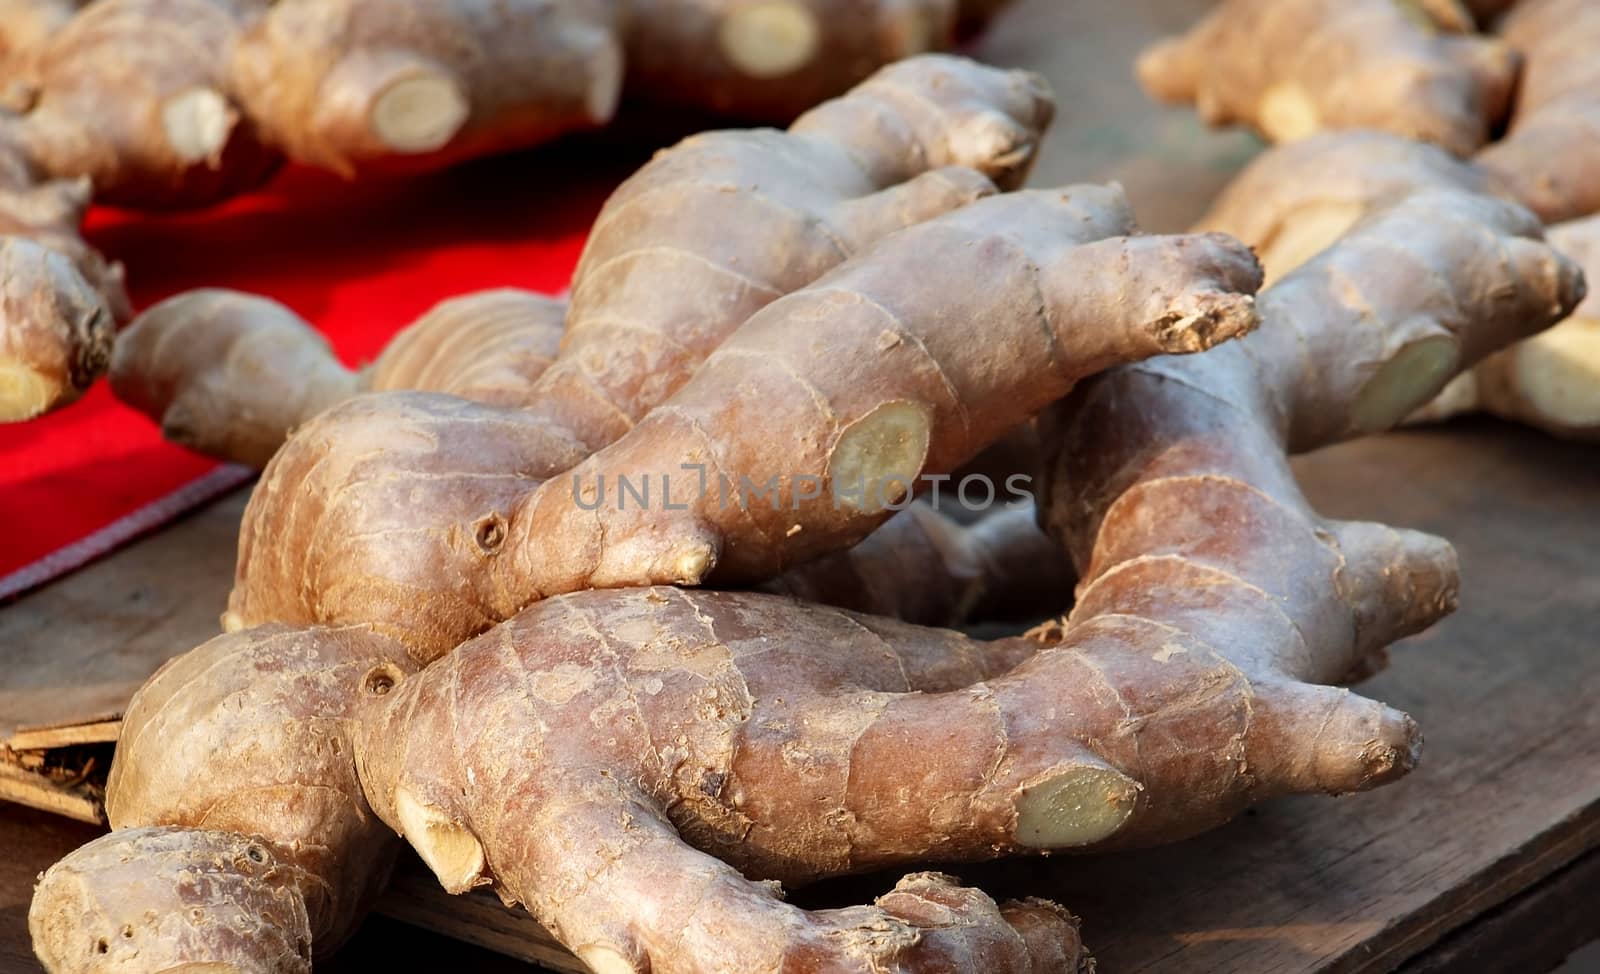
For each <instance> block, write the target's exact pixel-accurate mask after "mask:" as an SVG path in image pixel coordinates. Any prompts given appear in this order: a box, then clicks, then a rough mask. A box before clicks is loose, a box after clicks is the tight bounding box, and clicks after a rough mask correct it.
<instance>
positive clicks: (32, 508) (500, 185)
mask: <svg viewBox="0 0 1600 974" xmlns="http://www.w3.org/2000/svg"><path fill="white" fill-rule="evenodd" d="M606 155H608V156H609V157H610V162H611V163H612V164H610V165H606V166H600V167H596V166H594V165H593V164H592V161H591V160H590V159H586V158H581V157H580V156H579V155H577V154H574V153H572V152H570V151H569V152H567V153H565V154H562V153H561V152H559V151H553V152H546V153H541V154H537V155H534V156H512V157H506V158H502V159H496V160H491V161H488V162H484V163H478V164H475V165H472V166H467V167H463V168H460V169H456V170H453V171H451V172H448V173H439V174H433V175H428V176H418V177H413V178H408V179H402V178H390V179H379V180H367V181H363V182H361V183H357V184H347V183H343V182H339V181H337V180H335V179H333V178H331V177H328V176H325V175H322V174H320V173H313V172H308V171H304V170H291V171H288V172H286V173H284V174H283V175H282V176H280V177H279V178H278V179H277V180H276V181H274V183H273V184H272V185H271V186H269V187H268V188H266V189H265V190H263V191H261V192H259V193H256V194H253V195H251V196H248V197H244V198H241V199H238V200H235V201H233V202H231V203H229V204H228V205H226V206H224V207H220V208H218V209H215V210H210V211H206V212H204V213H196V214H179V215H166V216H151V215H140V214H128V213H120V212H113V211H103V210H96V211H95V212H94V213H92V214H91V216H90V219H89V224H88V228H87V232H88V236H89V237H90V239H91V240H92V241H93V242H94V243H95V244H96V245H97V246H99V247H100V248H101V249H102V250H103V251H104V252H105V253H106V254H108V255H109V256H111V257H113V258H115V259H117V260H121V261H122V262H123V263H124V264H126V265H127V268H128V281H129V285H130V288H131V290H132V296H133V300H134V306H135V307H136V308H145V307H148V306H149V305H150V304H152V303H154V302H156V301H159V300H161V299H163V298H165V297H168V296H170V295H172V294H175V293H177V292H179V291H183V290H187V289H189V288H194V287H227V288H236V289H239V290H242V291H250V292H254V293H257V294H264V295H267V296H269V297H272V298H275V299H277V300H279V301H282V302H283V303H284V304H286V305H288V306H289V307H291V308H293V309H294V310H295V311H297V312H298V313H299V314H301V315H302V316H304V317H305V318H306V320H308V321H311V322H312V323H314V324H315V325H316V326H317V327H318V328H319V329H321V330H322V331H323V332H324V333H325V334H327V335H328V337H329V338H330V340H331V341H332V342H333V345H334V348H335V349H336V350H337V351H338V353H339V356H340V357H341V358H342V359H343V360H344V361H345V362H347V363H349V364H352V365H354V364H358V363H361V362H364V361H369V360H370V359H371V358H372V357H373V356H374V355H375V354H377V352H378V351H379V350H380V349H381V348H382V347H383V345H384V342H385V341H387V340H388V338H389V336H390V335H392V334H394V332H395V331H397V330H399V329H400V328H402V327H404V326H405V325H406V324H408V323H409V322H411V321H412V320H413V319H414V318H416V317H417V316H418V315H419V314H421V313H422V312H423V311H425V310H427V309H428V308H429V307H430V306H432V305H433V304H434V303H435V302H437V301H439V300H440V299H442V298H446V297H449V296H451V295H456V294H461V293H464V292H467V291H475V290H480V289H483V288H490V287H502V286H515V287H523V288H529V289H532V290H537V291H543V292H546V293H550V294H554V293H557V292H559V291H561V290H562V289H563V288H565V287H566V285H567V281H568V279H569V277H570V276H571V273H572V268H573V266H574V265H575V264H576V263H577V259H578V254H579V251H580V250H581V248H582V246H583V240H584V235H585V233H586V231H587V230H588V227H589V224H590V223H591V222H593V218H594V215H595V213H596V212H597V211H598V210H599V207H600V205H601V203H602V202H604V199H605V195H606V194H607V193H608V192H609V191H610V189H611V188H612V187H613V186H614V185H615V184H616V182H617V181H618V180H619V179H620V178H621V177H622V175H623V174H625V173H626V171H627V169H628V168H629V167H630V166H631V164H632V163H633V162H636V161H637V160H636V159H634V158H619V157H621V156H631V155H632V154H631V153H623V152H611V153H607V154H606ZM248 476H249V475H248V472H245V471H242V470H240V469H239V468H234V467H230V466H219V465H218V464H217V463H215V462H214V461H210V460H207V459H205V458H204V457H199V456H196V455H195V454H192V453H189V452H188V451H186V450H183V449H181V448H179V447H175V446H172V445H171V444H168V443H165V442H164V441H163V440H162V439H161V435H160V432H159V430H157V428H156V426H155V424H154V423H153V422H151V421H150V420H148V419H146V418H145V417H144V416H142V415H140V414H139V413H136V412H134V411H133V410H131V409H128V408H126V407H124V406H122V405H121V404H120V403H118V402H117V401H116V400H115V399H114V398H113V397H112V396H111V392H110V389H109V388H108V387H107V385H106V384H105V383H103V382H102V383H100V384H98V385H97V386H96V387H95V388H94V389H92V390H90V392H89V393H88V394H87V395H86V396H84V398H83V399H82V400H81V401H80V402H78V403H76V404H74V405H72V406H70V407H68V408H66V409H63V410H60V411H58V412H56V413H53V414H51V415H48V416H45V417H43V418H41V419H39V420H35V421H33V422H28V423H20V424H13V425H0V599H3V598H5V597H7V596H8V595H14V594H15V593H16V592H18V591H22V590H24V589H26V588H28V587H31V586H33V585H37V584H40V583H41V582H43V581H46V580H48V578H50V577H54V576H55V575H58V574H60V573H62V572H64V571H68V570H71V569H72V568H76V567H78V566H79V565H81V564H83V563H84V562H86V561H88V560H89V559H91V558H93V557H96V556H98V555H100V554H104V553H105V551H108V550H111V548H114V547H115V546H116V545H119V544H122V543H124V542H126V541H127V540H130V539H131V538H132V537H135V536H137V534H139V533H140V532H142V531H146V530H149V529H150V528H153V527H155V526H157V525H159V524H160V523H162V522H163V521H166V520H169V519H170V518H172V517H175V516H177V514H179V513H181V512H182V511H183V510H186V509H188V508H190V507H193V506H195V505H197V504H199V503H202V502H203V501H205V500H206V499H208V498H209V497H211V496H215V495H216V494H218V493H220V492H222V491H224V490H227V489H228V488H229V487H231V486H233V485H235V484H238V483H242V482H243V481H244V480H246V479H248Z"/></svg>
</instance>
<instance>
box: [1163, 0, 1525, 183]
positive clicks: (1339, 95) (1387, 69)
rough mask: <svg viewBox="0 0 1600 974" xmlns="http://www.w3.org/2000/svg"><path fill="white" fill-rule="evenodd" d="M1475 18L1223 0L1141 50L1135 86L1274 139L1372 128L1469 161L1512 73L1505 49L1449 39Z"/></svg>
mask: <svg viewBox="0 0 1600 974" xmlns="http://www.w3.org/2000/svg"><path fill="white" fill-rule="evenodd" d="M1471 22H1472V20H1471V17H1470V16H1469V15H1468V14H1467V13H1466V11H1465V10H1463V9H1461V8H1460V7H1459V5H1458V4H1456V3H1454V2H1453V0H1444V2H1429V3H1425V4H1424V3H1413V2H1397V0H1224V2H1223V3H1221V4H1220V5H1219V6H1218V7H1217V8H1216V9H1215V10H1213V11H1212V12H1211V13H1210V14H1209V15H1208V16H1207V17H1206V18H1205V20H1203V21H1201V23H1200V24H1199V25H1198V26H1196V27H1195V28H1194V29H1192V30H1191V31H1189V33H1187V34H1185V35H1184V36H1182V37H1178V38H1172V39H1168V40H1164V41H1161V42H1159V43H1158V44H1156V45H1155V46H1154V47H1152V48H1150V49H1149V50H1148V51H1146V52H1145V53H1144V54H1143V55H1142V56H1141V57H1140V59H1139V63H1138V73H1139V80H1140V82H1141V83H1142V84H1143V85H1144V87H1145V89H1146V90H1147V91H1149V92H1150V93H1151V94H1152V95H1154V96H1155V97H1157V98H1160V99H1161V100H1163V101H1167V102H1179V103H1193V104H1194V105H1195V107H1196V108H1197V109H1198V110H1199V112H1200V116H1201V117H1202V118H1203V119H1205V120H1206V121H1207V122H1208V123H1210V124H1212V125H1227V124H1232V123H1242V124H1245V125H1249V126H1252V127H1253V128H1255V129H1256V130H1257V131H1259V132H1260V133H1261V134H1262V135H1264V136H1265V137H1266V138H1268V139H1269V140H1271V141H1273V142H1292V141H1295V140H1298V139H1303V138H1306V137H1307V136H1310V135H1313V134H1315V133H1317V132H1320V131H1324V130H1327V129H1347V128H1373V129H1381V130H1384V131H1388V132H1393V133H1396V134H1399V135H1404V136H1407V137H1409V138H1414V139H1418V140H1421V141H1425V142H1432V143H1434V144H1436V145H1439V146H1442V147H1444V148H1445V149H1447V150H1449V151H1450V152H1452V153H1454V154H1456V155H1458V156H1467V155H1471V154H1472V153H1473V152H1475V151H1477V149H1478V148H1479V147H1480V146H1482V145H1483V144H1484V143H1485V142H1486V141H1488V139H1489V136H1490V134H1491V133H1492V132H1493V130H1494V128H1495V126H1496V125H1497V124H1498V123H1499V122H1500V121H1501V120H1502V119H1503V118H1504V117H1505V113H1506V111H1507V108H1508V103H1509V100H1510V97H1511V91H1512V87H1513V85H1514V83H1515V81H1516V75H1517V59H1516V56H1515V55H1514V54H1513V53H1512V52H1511V50H1510V49H1509V48H1508V47H1506V46H1505V45H1504V44H1502V43H1500V42H1499V41H1497V40H1494V39H1490V38H1484V37H1479V36H1472V35H1462V34H1458V33H1455V32H1456V31H1460V30H1463V29H1469V28H1470V25H1471Z"/></svg>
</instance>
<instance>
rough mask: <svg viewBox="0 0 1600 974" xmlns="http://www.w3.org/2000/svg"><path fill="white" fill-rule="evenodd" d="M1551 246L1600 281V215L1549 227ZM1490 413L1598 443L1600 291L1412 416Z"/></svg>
mask: <svg viewBox="0 0 1600 974" xmlns="http://www.w3.org/2000/svg"><path fill="white" fill-rule="evenodd" d="M1548 233H1549V239H1550V245H1551V246H1553V247H1555V248H1556V249H1557V250H1559V251H1561V252H1562V253H1564V254H1566V255H1567V256H1568V257H1571V258H1572V259H1573V260H1575V261H1577V263H1578V264H1579V266H1581V267H1582V268H1583V270H1584V272H1585V274H1586V275H1587V276H1588V278H1589V280H1591V281H1593V280H1600V215H1596V216H1592V217H1588V218H1586V219H1582V220H1573V221H1571V222H1570V223H1561V224H1557V225H1556V226H1553V227H1550V228H1549V231H1548ZM1477 411H1482V412H1487V413H1489V414H1491V415H1494V416H1499V417H1500V418H1502V419H1509V420H1513V421H1515V422H1519V423H1526V424H1527V425H1529V426H1532V427H1535V428H1536V429H1541V430H1544V431H1545V432H1547V433H1550V434H1551V435H1553V436H1559V437H1562V438H1563V439H1569V440H1579V441H1583V442H1596V441H1600V296H1596V295H1595V294H1590V295H1589V297H1588V299H1587V300H1585V301H1584V302H1583V304H1581V305H1580V306H1579V307H1578V309H1577V310H1576V311H1575V312H1573V315H1572V317H1571V318H1568V319H1567V320H1566V321H1563V322H1561V323H1560V324H1558V325H1556V326H1555V327H1554V328H1551V329H1549V330H1548V331H1544V332H1541V333H1540V334H1538V335H1535V336H1533V337H1532V338H1529V339H1527V340H1526V341H1523V342H1520V343H1518V344H1516V345H1513V346H1512V347H1511V348H1508V349H1506V350H1505V351H1503V352H1499V353H1497V354H1495V355H1491V356H1490V357H1489V358H1487V359H1485V360H1484V361H1483V362H1481V363H1479V364H1478V366H1477V367H1476V368H1474V369H1473V370H1472V371H1471V372H1468V373H1466V374H1465V375H1462V376H1460V377H1459V378H1457V379H1455V380H1454V381H1452V382H1451V383H1450V385H1448V386H1446V387H1445V389H1444V391H1443V392H1441V393H1440V394H1439V396H1438V397H1437V398H1436V399H1434V400H1433V401H1432V402H1430V403H1429V404H1428V405H1427V406H1425V407H1424V408H1423V409H1421V410H1419V411H1418V412H1417V413H1416V414H1415V416H1414V417H1413V418H1415V419H1418V420H1425V421H1426V420H1439V419H1446V418H1448V417H1450V416H1455V415H1458V414H1461V413H1466V412H1477Z"/></svg>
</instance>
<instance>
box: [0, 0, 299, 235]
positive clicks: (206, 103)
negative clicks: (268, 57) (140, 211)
mask: <svg viewBox="0 0 1600 974" xmlns="http://www.w3.org/2000/svg"><path fill="white" fill-rule="evenodd" d="M266 6H267V4H266V2H265V0H98V2H96V3H93V4H90V5H89V6H87V7H85V8H84V9H83V11H82V12H80V13H79V14H78V15H77V16H75V17H73V18H72V19H71V20H69V21H68V22H67V23H66V25H65V26H63V27H62V28H61V29H60V30H58V31H57V32H56V33H55V34H54V35H52V36H51V37H50V39H49V40H48V42H47V43H46V45H45V47H44V49H43V50H42V51H40V52H39V55H38V57H37V58H36V62H35V65H34V72H33V77H32V78H31V79H30V85H31V87H32V94H31V97H30V98H29V102H30V104H29V106H28V109H27V111H26V112H25V113H24V114H23V115H22V116H21V117H20V118H19V119H16V120H13V121H10V122H8V123H6V124H7V127H9V128H11V129H12V130H13V131H14V137H15V138H16V139H17V141H18V142H19V143H20V144H21V145H22V146H23V148H24V149H25V151H26V152H27V153H28V156H29V158H30V159H31V160H32V162H33V163H34V164H35V165H37V166H38V167H39V168H40V169H42V170H43V171H44V172H45V173H47V174H49V175H53V176H60V177H64V178H76V177H79V176H88V177H89V178H90V179H91V180H92V181H93V183H94V192H95V199H96V200H97V201H98V202H102V203H113V204H118V205H130V206H141V207H151V208H163V207H182V206H202V205H206V204H208V203H213V202H216V201H217V200H220V199H223V198H225V197H228V196H232V195H235V194H237V193H240V192H244V191H246V190H249V189H253V188H254V187H256V186H257V185H259V184H260V183H261V182H263V181H264V180H265V179H266V178H267V176H269V175H271V173H272V172H273V171H274V170H275V168H276V167H277V165H278V161H279V160H278V156H277V155H276V154H275V153H273V152H272V151H270V150H268V149H266V148H264V147H262V145H261V144H260V142H259V141H258V140H257V138H256V136H255V132H254V130H253V128H252V127H251V126H250V125H249V124H248V123H247V122H246V121H245V120H244V119H243V118H242V116H241V115H240V112H239V109H238V106H237V105H236V103H235V100H234V99H235V92H234V90H233V87H232V82H231V79H230V77H229V72H228V59H229V55H230V52H231V51H232V49H233V46H234V43H235V41H236V40H237V39H238V37H239V35H240V33H241V31H243V29H244V28H245V27H246V26H247V25H248V23H249V22H250V21H251V20H252V19H253V18H254V17H255V16H258V15H259V14H260V13H261V12H262V11H263V10H264V9H265V8H266Z"/></svg>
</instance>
